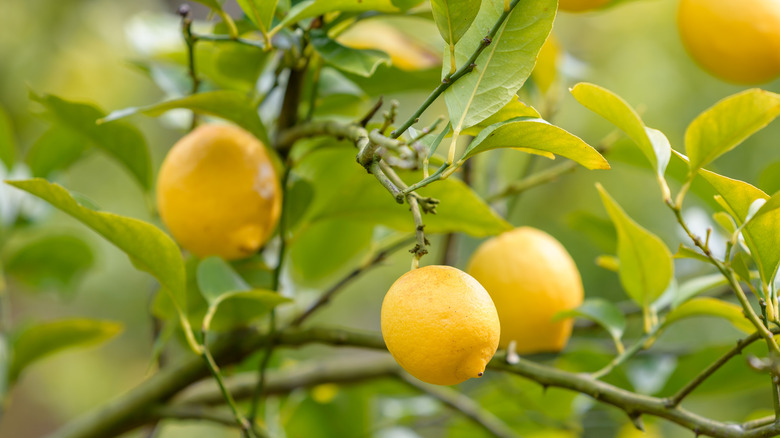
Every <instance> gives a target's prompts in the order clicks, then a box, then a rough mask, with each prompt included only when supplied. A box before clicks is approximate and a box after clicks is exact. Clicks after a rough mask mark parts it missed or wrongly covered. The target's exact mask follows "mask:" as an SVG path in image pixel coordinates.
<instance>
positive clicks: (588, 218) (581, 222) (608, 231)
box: [566, 210, 617, 254]
mask: <svg viewBox="0 0 780 438" xmlns="http://www.w3.org/2000/svg"><path fill="white" fill-rule="evenodd" d="M566 223H567V224H568V226H569V228H571V229H572V230H573V231H576V232H578V233H580V234H581V235H582V236H585V237H586V238H587V240H588V241H590V242H591V243H592V244H593V245H595V246H596V247H597V248H598V249H600V250H601V251H603V252H605V253H610V254H614V253H616V252H617V239H616V237H615V236H616V235H617V230H615V225H614V224H613V223H612V221H610V220H609V219H605V218H602V217H600V216H596V215H595V214H593V213H591V212H588V211H582V210H581V211H575V212H573V213H572V214H571V215H569V217H568V218H567V220H566Z"/></svg>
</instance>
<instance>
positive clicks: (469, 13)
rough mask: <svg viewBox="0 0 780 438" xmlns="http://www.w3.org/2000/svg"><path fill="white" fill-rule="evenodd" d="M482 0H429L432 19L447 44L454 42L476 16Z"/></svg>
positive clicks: (458, 39)
mask: <svg viewBox="0 0 780 438" xmlns="http://www.w3.org/2000/svg"><path fill="white" fill-rule="evenodd" d="M481 4H482V0H431V9H432V12H433V21H434V22H435V23H436V27H438V28H439V33H440V34H441V37H442V38H444V42H445V43H447V44H455V43H457V42H458V41H460V38H461V37H462V36H463V34H464V33H466V31H467V30H468V29H469V26H471V23H473V22H474V19H475V18H477V13H478V12H479V7H480V6H481Z"/></svg>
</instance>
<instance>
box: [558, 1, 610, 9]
mask: <svg viewBox="0 0 780 438" xmlns="http://www.w3.org/2000/svg"><path fill="white" fill-rule="evenodd" d="M607 3H609V0H560V1H559V2H558V9H560V10H562V11H568V12H582V11H587V10H590V9H596V8H600V7H602V6H604V5H606V4H607Z"/></svg>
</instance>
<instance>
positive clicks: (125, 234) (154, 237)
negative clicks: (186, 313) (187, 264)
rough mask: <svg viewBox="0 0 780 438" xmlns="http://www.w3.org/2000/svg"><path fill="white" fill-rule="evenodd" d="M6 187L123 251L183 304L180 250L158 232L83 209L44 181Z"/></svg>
mask: <svg viewBox="0 0 780 438" xmlns="http://www.w3.org/2000/svg"><path fill="white" fill-rule="evenodd" d="M7 183H8V184H10V185H12V186H14V187H17V188H19V189H22V190H24V191H26V192H29V193H32V194H33V195H35V196H38V197H39V198H41V199H43V200H45V201H47V202H49V203H50V204H52V205H53V206H55V207H57V208H58V209H60V210H62V211H63V212H65V213H67V214H69V215H71V216H73V217H74V218H76V219H78V220H79V221H81V222H82V223H83V224H84V225H86V226H88V227H89V228H91V229H93V230H94V231H95V232H97V233H98V234H100V235H101V236H103V237H104V238H106V240H108V241H109V242H111V243H113V244H114V245H116V246H117V247H118V248H119V249H121V250H122V251H124V252H125V253H126V254H127V255H128V256H129V257H130V259H131V260H132V261H133V264H134V265H135V266H136V267H138V268H140V269H143V270H144V271H146V272H149V273H150V274H152V275H153V276H154V277H155V278H157V280H158V281H159V282H160V284H162V285H163V286H164V287H166V288H167V289H168V290H170V291H171V292H172V293H173V295H174V296H175V297H176V300H177V302H178V304H179V305H183V304H184V303H185V299H184V297H185V277H184V262H183V261H182V258H181V253H180V252H179V247H178V246H177V245H176V243H174V241H173V240H171V238H170V237H168V235H167V234H165V233H164V232H162V231H161V230H160V229H159V228H157V227H155V226H154V225H151V224H149V223H146V222H143V221H140V220H138V219H133V218H128V217H123V216H119V215H116V214H113V213H107V212H101V211H95V210H92V209H89V208H87V207H84V206H82V205H80V204H79V203H78V202H76V200H75V199H73V197H72V196H71V194H70V193H68V191H67V190H65V189H64V188H63V187H62V186H60V185H58V184H52V183H50V182H48V181H46V180H44V179H40V178H35V179H30V180H24V181H7Z"/></svg>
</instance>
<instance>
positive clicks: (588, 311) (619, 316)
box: [553, 298, 626, 341]
mask: <svg viewBox="0 0 780 438" xmlns="http://www.w3.org/2000/svg"><path fill="white" fill-rule="evenodd" d="M573 317H580V318H585V319H588V320H591V321H593V322H595V323H596V324H598V325H600V326H601V327H603V328H604V329H605V330H606V331H607V332H608V333H609V335H610V336H611V337H612V339H614V340H615V341H619V340H620V338H622V337H623V332H624V331H625V330H626V317H625V316H623V313H622V312H620V309H618V308H617V306H615V305H614V304H613V303H611V302H609V301H607V300H605V299H602V298H589V299H587V300H585V301H584V302H583V303H582V304H581V305H580V306H579V307H577V308H576V309H572V310H566V311H563V312H560V313H558V314H556V315H555V316H554V317H553V320H554V321H558V320H561V319H565V318H573Z"/></svg>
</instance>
